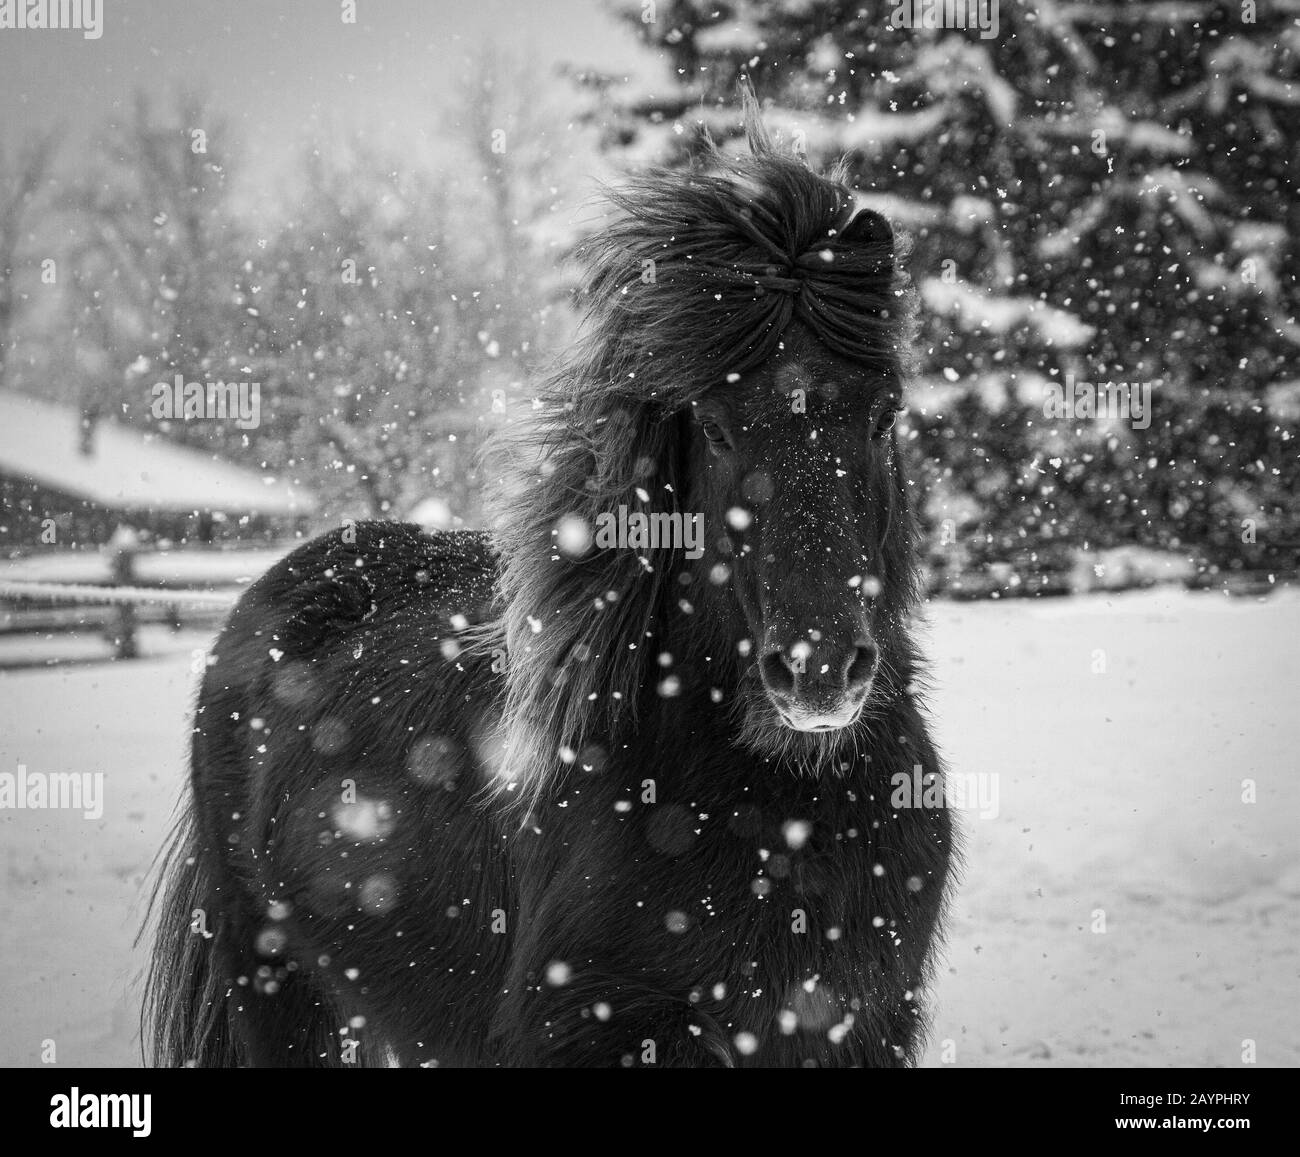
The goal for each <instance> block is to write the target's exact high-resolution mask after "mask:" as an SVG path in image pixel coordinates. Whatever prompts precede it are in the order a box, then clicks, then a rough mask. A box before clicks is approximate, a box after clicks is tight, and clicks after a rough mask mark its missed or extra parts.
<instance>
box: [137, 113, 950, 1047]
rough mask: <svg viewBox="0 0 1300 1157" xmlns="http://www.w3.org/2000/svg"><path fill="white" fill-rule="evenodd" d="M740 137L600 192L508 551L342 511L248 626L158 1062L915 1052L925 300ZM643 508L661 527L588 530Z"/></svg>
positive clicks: (231, 665) (185, 836) (919, 967)
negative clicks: (914, 481)
mask: <svg viewBox="0 0 1300 1157" xmlns="http://www.w3.org/2000/svg"><path fill="white" fill-rule="evenodd" d="M749 136H750V154H751V155H749V156H747V157H745V158H743V159H725V158H724V157H723V156H722V155H721V154H719V153H718V152H717V151H716V150H715V151H713V152H711V153H710V155H709V157H708V158H707V159H706V160H705V161H704V162H702V163H701V164H699V165H697V166H696V167H695V168H694V169H692V170H690V171H685V172H655V173H651V174H649V175H645V176H642V177H640V178H638V179H636V180H635V181H634V182H633V183H632V184H631V185H630V187H628V188H626V189H624V190H622V191H620V192H616V193H614V194H612V198H613V202H614V212H613V213H612V215H611V218H610V220H609V221H608V222H607V223H606V225H605V227H604V228H603V230H602V231H601V232H600V233H599V234H598V235H597V236H595V237H594V239H592V240H590V241H589V242H587V243H586V244H585V246H584V252H585V261H586V265H587V271H588V277H587V280H586V283H585V288H584V291H583V296H584V308H585V313H586V319H585V337H584V339H583V340H582V342H581V343H580V344H579V346H578V348H577V350H576V351H575V352H574V353H573V354H572V355H571V356H570V357H568V359H567V360H566V363H565V364H564V365H563V367H562V368H561V369H560V370H559V371H558V372H557V373H556V374H555V375H554V377H553V378H552V379H551V380H550V382H549V385H548V386H547V389H546V392H545V393H544V395H543V396H542V397H541V398H540V399H539V402H538V403H537V404H535V406H534V413H533V415H532V417H533V418H534V419H535V421H534V422H533V423H532V426H531V432H530V433H529V434H528V435H527V436H526V437H516V438H515V439H513V440H510V441H509V442H508V444H507V446H506V457H505V461H506V463H507V467H506V469H505V470H503V472H502V477H503V478H504V479H505V480H506V482H507V483H508V486H507V487H503V489H505V490H506V491H507V492H506V493H505V495H504V497H503V499H502V502H501V507H502V515H501V517H500V519H499V521H498V523H497V524H496V528H495V530H494V533H493V534H492V535H491V536H487V535H483V534H478V533H470V532H455V533H447V534H432V535H427V534H424V533H422V532H421V531H420V530H418V529H417V528H415V527H411V526H406V525H400V524H395V523H382V522H374V523H366V524H361V525H356V526H349V527H346V528H344V529H342V530H339V531H335V532H333V533H331V534H327V535H325V536H324V537H322V538H320V539H317V540H316V541H314V542H311V543H309V544H307V545H305V546H303V547H302V548H301V549H299V550H297V551H295V552H294V553H293V554H291V555H290V556H289V557H288V558H286V559H285V560H284V561H283V562H281V563H280V564H278V565H277V566H275V567H274V568H273V569H272V570H271V571H269V572H268V573H267V574H266V575H265V576H264V577H263V578H262V579H261V580H260V581H258V582H257V583H256V584H255V585H254V586H252V587H251V588H250V589H249V590H248V592H247V593H246V594H245V595H244V596H243V598H242V599H241V600H240V602H239V604H238V606H237V607H236V608H235V610H234V612H233V613H232V614H231V617H230V620H229V622H228V623H227V624H226V626H225V628H224V630H223V631H222V633H221V635H220V637H219V639H218V641H217V644H216V646H215V649H214V652H213V654H212V656H211V659H210V662H209V666H208V668H207V671H206V674H205V676H204V678H203V683H202V689H201V692H200V695H199V700H198V707H197V711H196V715H195V720H194V730H193V755H192V760H193V764H192V787H193V795H192V798H191V800H190V805H189V807H188V809H187V812H186V814H185V816H184V818H183V821H182V824H181V828H180V830H179V832H178V835H177V837H176V841H175V844H174V846H173V848H172V850H171V853H170V860H169V864H168V868H167V876H166V883H165V891H164V892H163V893H162V911H161V921H160V928H159V931H158V938H157V943H156V948H155V952H154V956H153V961H154V962H153V967H152V969H151V975H150V979H149V991H148V1000H147V1003H146V1039H148V1040H149V1041H150V1042H151V1045H152V1049H153V1053H154V1057H155V1059H156V1061H157V1062H158V1063H163V1064H197V1065H252V1066H292V1065H302V1066H336V1065H342V1064H349V1063H351V1064H366V1065H374V1064H385V1063H398V1064H402V1065H504V1066H568V1065H593V1066H595V1065H610V1066H618V1065H630V1066H641V1065H646V1066H649V1065H659V1066H751V1065H769V1066H773V1065H774V1066H805V1067H806V1066H861V1065H867V1066H901V1065H906V1064H908V1063H910V1062H912V1061H914V1060H915V1057H916V1055H917V1052H918V1050H919V1048H920V1043H921V1040H922V1038H923V1035H924V1027H925V1018H924V1014H923V1012H922V1008H921V1004H920V989H921V987H922V985H923V984H924V983H925V982H926V980H927V978H928V976H929V974H930V971H931V969H932V963H931V959H930V957H931V948H932V943H933V941H934V940H935V938H936V933H937V926H938V923H939V919H940V917H941V914H942V910H943V907H944V903H945V892H946V884H947V880H948V875H949V866H950V861H951V859H952V856H953V846H952V845H953V832H952V829H951V827H950V819H949V816H948V814H947V812H946V811H945V810H944V809H943V808H942V807H933V806H921V804H920V801H919V800H915V799H913V793H911V792H908V793H906V798H904V799H903V800H902V801H901V802H902V804H903V805H905V806H899V804H900V800H899V799H898V798H897V785H899V784H912V783H920V782H922V781H924V780H927V779H928V780H929V781H930V782H931V783H934V782H935V780H934V777H937V776H940V775H941V774H942V772H941V770H940V765H939V760H938V757H937V755H936V753H935V750H934V747H933V745H932V744H931V741H930V739H929V737H928V735H927V731H926V724H925V722H924V719H923V716H922V713H921V710H920V708H919V707H918V703H917V697H918V691H917V686H916V680H917V679H918V677H919V675H918V670H917V667H918V662H919V660H918V658H917V655H916V653H915V651H914V648H913V645H912V643H911V641H910V638H909V634H908V619H909V615H910V613H911V611H912V610H913V608H914V605H915V603H916V601H917V598H918V579H917V563H916V535H917V531H916V526H915V523H914V519H913V516H912V514H911V512H910V510H909V501H908V493H907V484H906V482H905V480H904V476H903V472H902V468H901V463H900V449H899V446H898V443H897V435H896V433H895V432H894V430H893V426H894V419H895V415H896V413H897V412H898V409H899V407H900V406H901V404H902V399H901V396H900V389H901V387H902V380H903V377H904V375H905V373H906V372H907V371H908V357H907V351H908V349H909V345H910V340H911V333H910V330H911V327H912V325H913V312H914V311H913V306H912V299H913V294H912V293H911V291H910V289H909V288H908V286H907V284H906V281H905V278H904V275H903V274H902V273H901V272H900V270H899V260H898V254H897V253H896V247H895V242H894V237H893V234H892V231H891V229H890V227H889V225H888V224H887V223H886V222H885V220H884V219H883V218H882V217H880V216H879V215H878V214H876V213H874V212H870V211H867V210H863V211H856V212H855V204H854V201H853V197H852V195H851V193H850V192H849V190H848V188H847V186H846V185H845V183H844V176H843V174H842V173H841V172H838V171H837V172H833V173H832V174H831V175H830V176H829V177H822V176H819V175H817V174H815V173H813V172H812V171H810V170H809V169H808V168H807V167H806V166H805V165H804V164H803V163H802V162H801V161H799V160H798V159H796V158H794V157H791V156H787V155H785V154H784V153H782V152H781V151H779V150H778V149H777V148H776V147H775V146H774V145H773V144H772V142H771V141H770V139H769V138H768V137H767V136H766V134H765V132H764V130H763V129H762V127H761V125H759V124H758V122H757V118H756V117H754V116H751V118H750V123H749ZM620 507H625V508H626V511H625V512H624V514H623V524H625V525H626V526H628V527H632V526H633V525H634V524H637V523H639V522H640V520H639V519H637V518H635V517H634V516H635V515H642V516H646V515H650V516H656V515H657V516H661V517H658V518H654V517H651V518H650V519H649V528H650V529H649V530H648V531H646V533H644V534H642V535H640V537H637V536H636V535H631V536H629V539H628V541H627V542H625V543H624V542H619V543H615V544H611V543H610V542H609V541H605V542H604V543H603V544H602V542H601V538H600V536H598V535H596V533H595V530H596V528H597V526H598V525H600V524H601V522H602V517H601V516H603V515H611V514H617V512H619V508H620ZM674 515H675V516H676V519H674V518H672V517H663V516H674ZM695 516H700V517H699V519H698V521H695V522H692V521H691V520H692V519H693V518H695ZM693 525H694V526H702V527H703V542H702V544H700V545H702V548H703V549H702V553H701V551H700V550H698V549H691V548H690V544H689V543H687V542H686V541H685V538H686V533H687V531H688V530H689V528H690V527H691V526H693ZM670 532H674V533H670ZM692 556H695V557H692ZM907 805H910V806H907Z"/></svg>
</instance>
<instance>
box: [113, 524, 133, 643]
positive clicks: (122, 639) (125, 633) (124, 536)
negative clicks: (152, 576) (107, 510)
mask: <svg viewBox="0 0 1300 1157" xmlns="http://www.w3.org/2000/svg"><path fill="white" fill-rule="evenodd" d="M109 545H110V546H111V547H113V550H114V553H113V585H114V586H115V587H129V586H133V585H134V583H135V556H136V552H137V550H138V549H139V545H140V544H139V539H138V538H137V537H136V535H135V532H134V531H132V530H131V528H130V527H126V526H119V527H118V528H117V530H116V531H114V532H113V537H112V539H111V540H110V542H109ZM138 627H139V621H138V617H137V615H136V609H135V605H134V604H133V603H129V602H122V603H119V604H118V606H117V634H116V636H115V637H114V639H113V647H114V655H115V656H116V657H117V658H118V659H134V658H137V657H138V656H139V654H140V649H139V646H138V645H137V641H136V631H137V628H138Z"/></svg>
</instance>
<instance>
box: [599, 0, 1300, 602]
mask: <svg viewBox="0 0 1300 1157" xmlns="http://www.w3.org/2000/svg"><path fill="white" fill-rule="evenodd" d="M615 7H616V9H617V10H619V11H620V12H621V13H622V14H623V15H624V16H625V17H626V18H627V20H628V22H629V23H630V24H631V25H633V26H634V27H635V28H636V29H638V30H639V33H640V35H642V36H643V37H644V38H645V39H646V40H647V41H648V42H649V43H650V44H651V45H653V46H654V47H655V48H657V49H658V50H660V51H661V53H662V54H663V55H664V56H665V57H666V59H667V60H668V61H669V63H670V64H671V66H672V69H673V73H674V76H675V82H674V83H671V84H669V85H667V86H660V87H654V86H650V85H646V84H644V83H641V84H640V85H639V86H638V85H632V86H624V85H620V84H618V83H615V82H614V81H613V80H612V78H602V77H598V76H596V77H591V78H589V79H590V80H591V82H592V83H593V84H594V85H596V86H597V87H598V88H600V89H601V90H602V93H603V95H604V96H605V98H606V99H605V100H603V101H602V102H601V108H602V110H603V113H604V126H605V143H606V145H607V146H608V147H610V148H611V149H612V150H614V151H615V152H617V153H619V154H620V155H622V156H623V157H625V158H626V159H627V160H628V161H629V162H632V163H644V162H647V161H654V162H660V163H676V162H680V161H681V160H682V159H683V158H685V157H686V156H687V155H689V154H690V153H691V152H692V151H693V149H694V148H695V147H696V145H697V144H698V141H699V135H700V133H701V132H705V131H707V132H708V133H709V134H710V135H711V136H712V137H713V138H714V139H715V140H717V141H721V142H729V141H731V140H732V139H733V138H735V137H736V136H737V134H738V130H739V118H738V115H737V112H736V108H737V88H738V84H739V81H740V79H741V77H742V76H749V77H751V78H752V80H753V82H754V84H755V86H756V88H757V90H758V93H759V96H760V98H761V99H762V100H763V101H764V103H765V106H766V112H767V119H768V121H769V124H770V125H771V127H773V128H774V129H777V130H780V131H782V132H783V133H784V134H785V135H786V137H787V139H788V140H790V141H791V143H792V144H793V145H794V147H796V148H798V149H801V150H805V151H806V152H807V154H808V156H809V158H810V160H811V161H812V162H813V163H815V164H824V163H826V162H828V161H830V160H833V159H835V158H836V157H838V156H840V155H847V156H848V158H849V160H850V162H851V165H852V171H853V174H854V177H855V179H856V183H857V187H858V190H859V193H860V196H861V199H862V201H863V203H864V204H867V205H870V206H871V207H873V208H876V209H878V210H880V211H882V212H884V213H885V214H886V215H887V216H889V217H890V218H891V219H892V220H893V221H894V222H895V223H896V224H897V225H899V226H902V227H903V228H905V229H906V230H907V231H909V233H910V234H911V236H912V238H913V242H914V247H913V251H912V254H911V257H910V259H909V266H910V270H911V273H912V276H913V279H914V281H915V282H916V285H917V287H918V290H919V293H920V296H921V299H922V302H923V303H924V310H923V313H924V330H923V350H924V364H925V374H924V376H923V378H922V380H921V381H920V382H918V383H917V387H916V390H915V392H914V396H913V406H912V411H911V414H910V422H909V426H910V430H909V433H910V437H911V439H912V440H913V442H914V444H915V447H916V449H917V451H918V458H919V459H920V460H921V464H922V469H921V470H920V471H919V473H918V474H917V478H918V489H919V490H920V492H921V493H922V495H923V501H922V503H921V508H922V510H923V513H924V515H925V517H926V519H927V521H928V523H929V525H930V526H931V527H932V528H933V529H934V530H935V532H936V533H935V548H934V558H935V561H936V562H937V563H938V564H939V565H943V564H945V563H946V564H948V565H949V566H953V567H954V569H958V570H960V569H963V568H964V567H965V566H968V565H969V564H971V563H978V562H981V561H988V560H994V559H996V560H1003V561H1011V562H1013V563H1015V564H1017V565H1016V573H1015V575H1014V577H1013V578H1012V580H1011V581H1012V582H1013V583H1022V584H1023V585H1024V586H1025V587H1031V588H1032V587H1033V586H1034V584H1035V583H1036V582H1037V581H1038V576H1039V575H1040V574H1041V573H1042V572H1044V571H1050V570H1052V569H1053V568H1057V567H1060V566H1063V565H1064V564H1065V561H1066V559H1067V557H1068V556H1069V554H1070V553H1071V552H1072V551H1073V550H1074V549H1075V548H1076V547H1077V546H1079V545H1082V544H1085V543H1086V544H1088V545H1091V546H1106V545H1111V544H1116V543H1121V542H1135V541H1136V542H1143V543H1147V544H1150V545H1157V546H1163V547H1172V548H1175V549H1182V550H1186V551H1188V552H1190V553H1192V554H1195V555H1197V556H1199V557H1202V558H1205V559H1207V560H1208V561H1210V562H1211V563H1213V564H1218V565H1221V566H1230V567H1243V566H1244V567H1247V568H1265V567H1273V566H1278V565H1282V566H1285V565H1288V564H1290V565H1292V566H1294V563H1295V553H1294V550H1291V551H1290V554H1289V555H1288V553H1287V550H1288V548H1287V546H1286V544H1287V543H1290V544H1292V546H1295V545H1296V544H1297V543H1300V503H1298V502H1297V501H1296V499H1295V498H1294V495H1295V492H1296V489H1297V486H1298V485H1300V469H1298V468H1297V443H1296V418H1297V416H1298V411H1300V386H1297V382H1296V379H1297V377H1300V375H1298V374H1297V371H1296V369H1295V368H1294V367H1295V363H1296V354H1297V352H1300V328H1298V322H1297V282H1296V275H1295V269H1296V258H1297V253H1296V246H1297V239H1298V238H1300V198H1297V196H1296V188H1295V183H1296V176H1295V173H1296V163H1297V160H1298V159H1300V157H1298V156H1297V150H1298V148H1300V145H1298V143H1297V142H1300V84H1297V64H1296V61H1297V48H1300V26H1298V25H1297V17H1298V16H1300V8H1297V6H1296V4H1294V3H1293V2H1291V0H1276V2H1273V3H1268V2H1267V0H1265V2H1263V3H1259V4H1255V3H1253V2H1251V3H1237V2H1231V3H1229V2H1201V0H1174V2H1171V3H1158V4H1157V3H1150V4H1148V3H1129V4H1100V3H1098V4H1091V3H1061V2H1056V0H1025V2H1018V0H1002V2H1001V3H999V4H995V8H996V9H997V16H998V21H997V31H996V35H994V36H984V35H981V32H980V30H979V29H977V28H969V29H964V30H963V29H952V28H947V29H945V28H924V27H922V28H907V27H894V26H893V24H895V23H898V21H897V20H893V21H892V23H891V18H892V17H894V14H895V12H896V10H897V9H899V8H900V7H902V6H900V5H898V4H895V3H891V2H888V0H863V2H857V3H844V2H841V0H782V2H769V0H665V2H662V3H657V4H645V3H641V2H640V0H619V2H618V3H616V4H615ZM907 7H909V8H912V7H914V6H911V5H909V6H907ZM917 7H921V8H931V9H933V8H936V6H935V5H921V6H917ZM943 7H944V6H943V5H942V4H940V5H938V6H937V9H939V10H942V9H943ZM960 7H964V6H960ZM611 110H612V111H611ZM1288 367H1290V368H1288ZM1110 382H1115V383H1120V382H1124V383H1132V384H1133V385H1134V386H1136V387H1140V388H1145V389H1149V390H1150V399H1151V406H1150V413H1149V424H1147V421H1148V420H1144V419H1139V420H1134V419H1132V418H1127V419H1124V420H1106V419H1104V418H1102V417H1097V418H1093V417H1088V416H1086V410H1084V416H1082V417H1081V416H1080V415H1079V412H1078V410H1076V411H1075V412H1073V413H1071V414H1070V415H1069V417H1067V418H1064V419H1062V418H1061V417H1058V416H1053V414H1054V413H1058V412H1059V411H1056V410H1054V408H1053V406H1052V404H1051V399H1053V398H1055V397H1058V396H1060V395H1067V396H1069V397H1071V398H1072V399H1075V398H1076V397H1083V394H1082V391H1081V386H1082V384H1083V383H1094V384H1104V383H1110ZM1071 387H1074V388H1075V391H1077V392H1071V389H1070V388H1071ZM1084 405H1086V403H1081V405H1080V408H1081V409H1082V408H1083V406H1084ZM1243 520H1246V521H1243ZM1252 537H1253V538H1254V539H1255V541H1253V542H1252V541H1249V540H1250V539H1251V538H1252ZM1243 539H1245V540H1246V541H1243Z"/></svg>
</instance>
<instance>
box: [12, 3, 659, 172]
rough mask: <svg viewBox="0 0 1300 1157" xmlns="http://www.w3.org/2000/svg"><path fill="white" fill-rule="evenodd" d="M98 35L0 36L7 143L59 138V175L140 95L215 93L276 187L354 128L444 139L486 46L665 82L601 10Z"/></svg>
mask: <svg viewBox="0 0 1300 1157" xmlns="http://www.w3.org/2000/svg"><path fill="white" fill-rule="evenodd" d="M102 3H103V13H104V14H103V35H102V37H101V38H100V39H98V40H87V39H84V38H83V37H82V35H81V33H79V32H76V31H54V30H46V31H33V30H15V31H10V30H0V102H2V103H0V108H3V110H4V111H3V114H0V142H3V143H4V144H5V145H6V146H11V145H12V144H13V143H14V141H15V139H16V138H18V137H20V136H21V135H22V134H23V133H24V132H26V131H28V130H30V129H31V128H32V127H37V128H39V127H43V126H46V125H51V124H54V123H56V122H62V123H64V124H65V125H66V126H67V128H68V130H69V132H70V133H71V135H72V138H73V143H72V144H71V145H70V146H69V145H65V146H64V149H63V150H62V152H63V159H64V163H65V164H67V163H69V161H70V160H72V161H75V157H76V154H77V152H78V151H79V150H80V149H83V148H85V147H87V146H90V145H93V143H94V137H95V136H96V135H97V133H98V131H99V129H100V127H101V126H102V124H103V123H104V122H105V120H109V119H112V118H113V117H114V116H115V115H121V114H125V113H127V112H129V110H130V107H131V101H132V96H133V93H134V92H135V91H136V90H138V89H143V90H144V91H145V92H147V93H149V94H151V95H152V96H154V97H155V98H158V99H160V100H166V101H168V102H170V100H171V99H172V98H174V96H175V94H176V93H177V92H178V91H179V90H180V89H181V88H183V87H184V86H186V85H189V84H194V85H196V86H199V87H202V88H204V89H205V90H206V91H208V92H210V93H211V94H212V96H213V98H214V100H215V103H216V104H217V106H218V107H219V108H220V109H222V110H224V111H226V112H227V113H228V114H229V115H230V117H231V119H232V122H233V127H234V128H235V130H236V132H237V134H238V135H239V136H240V137H242V139H243V140H244V142H245V143H246V145H247V152H246V154H245V156H246V157H247V162H246V167H247V168H250V169H251V170H252V171H253V172H254V173H262V174H268V173H273V172H274V171H275V169H276V167H277V159H278V158H285V157H288V156H291V155H294V154H296V153H298V152H299V151H300V150H301V148H302V145H303V142H304V141H306V140H315V139H323V138H325V137H327V136H328V135H329V134H330V133H332V132H335V131H339V130H342V131H348V130H353V129H359V130H361V131H364V132H365V133H366V134H367V135H370V136H372V137H375V138H377V139H379V140H382V141H385V142H394V143H399V144H400V143H402V142H407V141H411V142H415V141H417V140H419V139H420V138H426V139H427V138H428V136H429V135H430V134H431V133H434V132H436V130H437V125H438V123H439V121H440V120H441V119H442V118H443V117H445V115H446V114H445V109H446V106H447V104H448V101H449V98H451V97H452V96H454V93H455V85H456V83H457V80H458V78H459V77H460V76H461V75H463V70H464V68H465V65H466V62H467V60H468V59H469V58H470V57H472V56H473V54H474V53H475V52H476V51H477V50H478V49H480V48H481V47H482V46H484V45H495V46H497V47H498V48H500V49H501V50H503V51H505V52H506V53H509V54H511V55H513V56H514V57H516V58H517V59H520V60H523V61H527V62H528V63H530V64H532V65H534V66H536V67H537V68H538V70H539V71H540V72H542V73H545V74H549V73H551V72H553V71H554V69H555V68H556V67H557V66H558V65H560V64H563V63H572V64H575V65H580V66H582V65H589V66H594V67H597V68H600V69H601V70H603V71H608V72H616V73H620V74H621V73H625V72H627V71H628V70H635V71H637V72H640V73H642V74H643V75H647V76H656V75H663V74H664V71H663V66H662V64H661V63H659V62H657V61H656V60H655V59H654V58H653V57H651V56H650V55H649V53H648V52H647V51H646V50H645V49H644V48H642V47H641V46H640V45H639V44H638V43H637V40H636V37H635V32H634V30H633V29H632V28H631V27H630V26H627V25H624V24H621V23H620V22H617V21H615V19H614V18H613V17H612V16H610V15H609V14H608V12H607V10H606V9H605V7H604V5H603V4H602V3H601V0H357V23H356V24H355V25H348V24H344V23H343V22H342V20H341V18H340V8H341V5H340V3H339V0H102Z"/></svg>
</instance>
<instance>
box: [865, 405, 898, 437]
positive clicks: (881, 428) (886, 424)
mask: <svg viewBox="0 0 1300 1157" xmlns="http://www.w3.org/2000/svg"><path fill="white" fill-rule="evenodd" d="M897 421H898V411H897V410H886V411H885V412H884V413H883V414H881V415H880V417H879V418H877V419H876V428H875V429H874V430H872V432H871V434H872V437H875V436H876V435H878V434H884V433H887V432H888V431H890V430H892V429H893V428H894V423H895V422H897Z"/></svg>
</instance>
